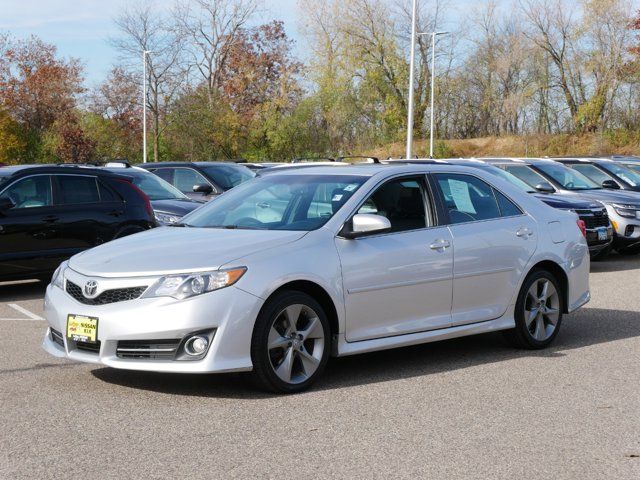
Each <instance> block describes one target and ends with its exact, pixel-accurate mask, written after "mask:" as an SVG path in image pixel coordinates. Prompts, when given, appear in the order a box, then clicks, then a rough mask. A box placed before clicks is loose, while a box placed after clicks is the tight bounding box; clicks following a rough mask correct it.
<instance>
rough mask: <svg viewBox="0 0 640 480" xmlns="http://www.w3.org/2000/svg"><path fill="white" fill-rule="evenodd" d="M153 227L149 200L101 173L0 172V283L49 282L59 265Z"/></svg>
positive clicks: (30, 168) (61, 169)
mask: <svg viewBox="0 0 640 480" xmlns="http://www.w3.org/2000/svg"><path fill="white" fill-rule="evenodd" d="M155 225H156V222H155V220H154V215H153V209H152V208H151V204H150V202H149V198H148V197H147V196H146V195H145V194H144V193H143V192H142V191H141V190H140V189H139V188H137V187H136V186H134V185H133V184H132V183H131V180H130V179H128V178H126V177H124V176H121V175H117V174H115V173H113V172H109V171H107V170H104V169H95V168H81V167H73V168H70V167H68V166H18V167H1V168H0V280H17V279H26V278H43V279H44V278H47V276H50V275H51V273H52V272H53V271H54V270H55V269H56V267H57V266H58V265H59V264H60V262H62V261H63V260H65V259H67V258H69V257H71V256H72V255H74V254H76V253H78V252H80V251H82V250H86V249H88V248H91V247H94V246H96V245H100V244H102V243H105V242H108V241H110V240H113V239H116V238H120V237H124V236H126V235H130V234H132V233H137V232H141V231H143V230H148V229H150V228H153V227H154V226H155Z"/></svg>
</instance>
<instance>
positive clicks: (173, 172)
mask: <svg viewBox="0 0 640 480" xmlns="http://www.w3.org/2000/svg"><path fill="white" fill-rule="evenodd" d="M140 166H141V167H142V168H144V169H146V170H149V171H150V172H152V173H155V174H156V175H158V176H159V177H160V178H162V179H163V180H165V181H166V182H169V183H170V184H171V185H173V186H174V187H176V188H177V189H178V190H180V191H181V192H182V193H184V194H185V195H187V196H188V197H189V198H192V199H195V200H205V201H208V200H211V199H212V198H215V197H217V196H218V195H221V194H222V193H224V192H226V191H227V190H230V189H232V188H233V187H235V186H237V185H240V184H241V183H243V182H246V181H247V180H249V179H251V178H253V177H254V176H255V173H254V172H252V171H251V170H250V169H248V168H247V167H244V166H242V165H238V164H236V163H232V162H159V163H145V164H142V165H140Z"/></svg>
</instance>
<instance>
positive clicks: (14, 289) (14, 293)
mask: <svg viewBox="0 0 640 480" xmlns="http://www.w3.org/2000/svg"><path fill="white" fill-rule="evenodd" d="M46 288H47V284H46V283H45V282H41V281H38V280H25V281H20V282H0V302H20V301H23V300H41V299H42V298H43V297H44V291H45V290H46Z"/></svg>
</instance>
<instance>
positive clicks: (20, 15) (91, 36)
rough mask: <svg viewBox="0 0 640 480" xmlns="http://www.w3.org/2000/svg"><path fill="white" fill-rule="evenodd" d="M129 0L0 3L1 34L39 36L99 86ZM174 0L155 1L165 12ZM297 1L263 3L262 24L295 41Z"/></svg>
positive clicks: (113, 56)
mask: <svg viewBox="0 0 640 480" xmlns="http://www.w3.org/2000/svg"><path fill="white" fill-rule="evenodd" d="M131 1H132V0H0V31H4V32H6V31H9V32H10V33H12V34H13V35H14V36H16V37H26V36H29V35H37V36H38V37H40V38H42V39H43V40H44V41H46V42H49V43H53V44H55V45H56V46H57V47H58V51H59V52H60V53H61V54H62V55H63V56H65V57H76V58H79V59H80V60H81V61H82V62H83V64H84V66H85V74H86V79H87V83H88V84H89V85H95V84H97V83H99V82H100V81H101V80H102V79H103V78H104V77H105V76H106V74H107V72H108V71H109V70H110V68H111V66H112V65H113V64H114V63H115V62H116V61H117V52H116V51H114V49H113V48H112V47H111V46H110V45H109V43H108V38H109V37H110V36H115V35H117V33H118V32H117V29H116V28H115V26H114V24H113V18H114V17H115V16H117V14H118V12H119V11H120V10H121V9H122V8H123V7H124V6H125V5H126V4H127V3H131ZM173 3H174V0H155V4H156V5H157V7H158V8H161V9H169V8H170V7H171V5H173ZM296 4H297V2H296V0H266V1H265V8H266V12H265V14H264V16H263V17H262V18H261V19H257V20H263V21H268V20H271V19H274V18H275V19H280V20H283V21H284V22H285V25H286V28H287V33H288V34H289V35H290V36H292V37H293V38H295V39H297V38H298V37H299V35H298V27H297V13H296V12H297V7H296Z"/></svg>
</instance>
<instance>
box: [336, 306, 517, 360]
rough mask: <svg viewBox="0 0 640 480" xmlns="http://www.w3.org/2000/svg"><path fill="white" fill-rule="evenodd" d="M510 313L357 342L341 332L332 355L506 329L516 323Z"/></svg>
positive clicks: (344, 354)
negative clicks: (486, 319) (469, 322)
mask: <svg viewBox="0 0 640 480" xmlns="http://www.w3.org/2000/svg"><path fill="white" fill-rule="evenodd" d="M512 313H513V307H512V306H510V308H509V309H507V313H505V315H503V316H502V317H500V318H496V319H495V320H488V321H486V322H479V323H472V324H469V325H458V326H455V327H449V328H440V329H438V330H429V331H427V332H418V333H409V334H406V335H397V336H393V337H384V338H375V339H373V340H362V341H359V342H347V341H346V339H345V335H344V333H342V334H340V335H339V336H338V339H337V344H335V345H336V347H335V350H336V351H334V355H335V356H337V357H344V356H347V355H355V354H357V353H366V352H375V351H378V350H388V349H391V348H397V347H407V346H410V345H418V344H421V343H429V342H437V341H439V340H448V339H450V338H458V337H466V336H468V335H477V334H480V333H488V332H495V331H498V330H508V329H510V328H514V327H515V325H516V324H515V320H514V319H513V315H512Z"/></svg>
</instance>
